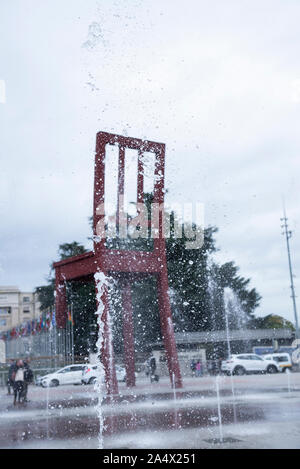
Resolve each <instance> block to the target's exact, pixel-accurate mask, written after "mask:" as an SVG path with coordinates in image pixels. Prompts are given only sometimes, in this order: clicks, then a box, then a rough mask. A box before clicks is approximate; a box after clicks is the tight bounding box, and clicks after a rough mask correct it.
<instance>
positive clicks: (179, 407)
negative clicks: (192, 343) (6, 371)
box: [0, 373, 300, 449]
mask: <svg viewBox="0 0 300 469" xmlns="http://www.w3.org/2000/svg"><path fill="white" fill-rule="evenodd" d="M217 385H218V387H219V395H218V392H217ZM119 391H120V396H119V397H118V399H117V400H116V402H115V403H114V404H109V403H107V402H106V401H105V400H104V401H103V404H102V406H101V413H102V415H103V418H104V422H105V424H106V427H107V428H106V429H105V431H104V439H103V441H104V448H152V449H153V448H164V449H166V448H181V449H183V448H189V449H193V448H253V449H254V448H297V449H299V448H300V373H291V374H290V375H289V376H287V375H286V374H276V375H250V376H241V377H238V376H234V377H232V378H231V377H224V376H221V377H218V378H215V377H203V378H189V379H186V380H185V381H184V388H183V389H182V390H177V391H176V392H174V391H173V390H172V389H171V388H170V384H169V381H168V379H166V378H165V379H161V380H160V382H159V383H154V384H150V383H149V382H148V380H146V378H144V377H142V378H139V379H138V381H137V386H136V388H133V389H131V390H128V389H126V387H125V385H124V383H120V389H119ZM0 392H1V400H0V447H1V448H47V449H48V448H50V449H54V448H82V449H85V448H86V449H88V448H98V447H99V438H98V436H99V428H100V425H99V415H98V413H97V403H98V396H97V393H96V391H95V390H94V387H93V385H89V386H69V385H68V386H61V387H58V388H46V389H44V388H40V387H35V386H30V388H29V394H28V397H29V399H30V402H28V403H27V404H25V405H20V406H13V405H12V401H13V398H12V396H8V395H6V390H5V389H4V388H2V389H1V391H0ZM218 409H219V410H220V413H218Z"/></svg>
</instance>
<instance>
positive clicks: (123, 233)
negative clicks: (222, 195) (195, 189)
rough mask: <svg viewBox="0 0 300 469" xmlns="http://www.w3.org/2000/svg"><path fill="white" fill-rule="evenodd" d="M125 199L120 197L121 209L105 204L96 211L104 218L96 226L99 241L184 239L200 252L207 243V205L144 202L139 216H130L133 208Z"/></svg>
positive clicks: (138, 208) (138, 204)
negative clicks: (205, 223)
mask: <svg viewBox="0 0 300 469" xmlns="http://www.w3.org/2000/svg"><path fill="white" fill-rule="evenodd" d="M127 206H128V204H127V203H125V201H124V198H123V196H120V198H119V209H118V210H117V211H116V210H115V208H114V206H113V205H112V204H107V203H105V204H104V203H102V204H99V205H98V207H97V208H96V216H97V217H100V218H99V220H98V221H97V225H96V236H95V238H94V240H95V241H96V242H97V241H98V242H99V241H101V240H103V239H107V238H109V239H114V238H120V239H126V238H128V239H148V240H149V239H153V240H155V239H159V238H164V239H167V238H173V239H178V238H183V240H184V245H185V248H186V249H200V248H201V247H202V246H203V242H204V204H203V203H183V204H179V203H173V204H171V205H168V206H165V205H164V204H158V203H152V204H151V205H150V208H149V205H147V204H144V203H137V204H134V206H135V214H134V215H130V216H129V215H128V212H129V211H130V207H129V206H128V207H129V208H128V210H125V207H127Z"/></svg>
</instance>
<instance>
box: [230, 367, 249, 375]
mask: <svg viewBox="0 0 300 469" xmlns="http://www.w3.org/2000/svg"><path fill="white" fill-rule="evenodd" d="M232 374H233V375H238V376H242V375H245V374H246V370H245V368H243V367H242V366H237V367H235V369H234V370H233V373H232Z"/></svg>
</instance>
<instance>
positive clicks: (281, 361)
mask: <svg viewBox="0 0 300 469" xmlns="http://www.w3.org/2000/svg"><path fill="white" fill-rule="evenodd" d="M263 357H264V359H265V360H269V361H270V360H273V361H275V362H276V363H277V365H278V368H279V371H282V372H284V371H286V370H287V369H290V370H291V369H292V360H291V357H290V354H289V353H270V354H268V355H264V356H263Z"/></svg>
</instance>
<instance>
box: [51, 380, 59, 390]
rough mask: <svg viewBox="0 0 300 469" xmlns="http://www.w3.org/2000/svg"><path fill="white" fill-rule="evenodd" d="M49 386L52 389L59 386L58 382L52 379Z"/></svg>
mask: <svg viewBox="0 0 300 469" xmlns="http://www.w3.org/2000/svg"><path fill="white" fill-rule="evenodd" d="M50 386H51V387H52V388H56V387H57V386H59V381H58V380H57V379H53V380H52V381H51V382H50Z"/></svg>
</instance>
